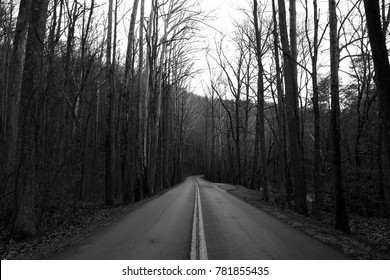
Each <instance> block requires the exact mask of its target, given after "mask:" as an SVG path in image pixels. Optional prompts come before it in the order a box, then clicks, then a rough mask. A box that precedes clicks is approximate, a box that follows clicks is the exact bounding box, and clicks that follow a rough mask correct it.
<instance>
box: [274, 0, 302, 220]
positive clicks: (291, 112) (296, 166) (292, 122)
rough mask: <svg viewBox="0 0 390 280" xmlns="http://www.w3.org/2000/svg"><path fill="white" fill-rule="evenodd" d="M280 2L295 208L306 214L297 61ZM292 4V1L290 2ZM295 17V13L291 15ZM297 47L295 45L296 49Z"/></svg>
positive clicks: (280, 1)
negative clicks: (297, 109)
mask: <svg viewBox="0 0 390 280" xmlns="http://www.w3.org/2000/svg"><path fill="white" fill-rule="evenodd" d="M278 2H279V25H280V37H281V42H282V49H283V59H284V72H285V76H284V79H285V85H284V86H285V93H286V118H287V135H288V145H289V153H290V157H289V166H290V172H291V181H292V186H293V188H294V191H295V209H296V211H297V212H298V213H300V214H306V212H307V206H306V189H305V182H304V178H303V171H302V156H301V152H300V147H299V141H298V135H299V133H298V129H299V126H298V123H297V114H296V110H295V108H296V104H297V100H296V99H297V96H298V88H297V84H296V77H295V78H294V73H296V72H295V70H294V68H295V66H294V64H295V61H294V60H293V58H292V56H291V53H290V47H289V43H288V35H287V23H286V9H285V4H284V1H282V0H278ZM290 4H291V3H290ZM291 16H292V17H294V16H295V15H291ZM294 48H296V47H293V48H292V49H294Z"/></svg>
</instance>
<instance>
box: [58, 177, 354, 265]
mask: <svg viewBox="0 0 390 280" xmlns="http://www.w3.org/2000/svg"><path fill="white" fill-rule="evenodd" d="M52 258H53V259H78V260H81V259H108V260H115V259H123V260H126V259H138V260H146V259H157V260H159V259H168V260H174V259H206V258H208V259H237V260H239V259H252V260H257V259H281V260H293V259H303V260H305V259H348V258H349V257H348V256H347V255H344V254H343V253H341V252H339V251H337V250H335V249H333V248H331V247H329V246H327V245H326V244H324V243H322V242H320V241H318V240H316V239H314V238H313V237H310V236H308V235H306V234H304V233H302V232H300V231H299V230H297V229H295V228H293V227H291V226H289V225H287V224H284V223H282V222H281V221H279V220H277V219H276V218H274V217H272V216H270V215H269V214H267V213H265V212H262V211H261V210H259V209H257V208H255V207H253V206H251V205H249V204H248V203H246V202H244V201H242V200H240V199H238V198H236V197H234V196H232V195H231V194H230V193H228V192H226V191H225V190H222V189H221V188H219V187H218V186H216V185H215V184H213V183H210V182H207V181H205V180H203V179H202V178H200V177H189V178H187V180H186V181H184V182H183V183H182V184H180V185H179V186H178V187H176V188H173V189H172V190H170V191H168V192H167V193H165V194H163V195H162V196H160V197H158V198H156V199H153V200H151V201H150V202H148V203H146V204H144V205H143V206H141V207H140V208H138V209H136V210H134V211H132V212H130V213H129V214H127V215H126V216H124V217H123V218H121V219H119V220H117V221H116V222H114V223H112V224H110V225H108V226H106V227H105V228H103V229H101V230H98V231H97V232H95V233H93V234H92V235H90V236H88V237H86V238H85V239H83V240H81V241H79V242H77V243H75V244H74V245H72V246H69V247H67V248H66V249H64V250H63V251H61V252H59V253H58V254H56V255H53V256H52Z"/></svg>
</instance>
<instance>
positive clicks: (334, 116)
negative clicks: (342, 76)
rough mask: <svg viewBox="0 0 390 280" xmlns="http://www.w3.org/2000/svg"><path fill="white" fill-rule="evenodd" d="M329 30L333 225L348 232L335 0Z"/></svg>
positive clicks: (331, 0)
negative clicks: (342, 166)
mask: <svg viewBox="0 0 390 280" xmlns="http://www.w3.org/2000/svg"><path fill="white" fill-rule="evenodd" d="M329 32H330V75H331V82H330V83H331V85H330V90H331V100H332V104H331V130H332V140H333V141H332V146H333V149H332V150H333V151H332V152H333V153H332V154H333V158H332V163H333V176H332V186H333V189H334V194H335V223H336V225H335V227H336V229H339V230H342V231H344V232H347V233H348V232H350V229H349V224H348V216H347V210H346V206H345V198H344V185H343V173H342V168H341V147H340V141H341V134H340V103H339V102H340V101H339V75H338V71H339V59H340V57H339V41H338V34H337V14H336V1H335V0H329Z"/></svg>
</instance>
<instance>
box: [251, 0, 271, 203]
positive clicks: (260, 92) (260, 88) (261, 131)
mask: <svg viewBox="0 0 390 280" xmlns="http://www.w3.org/2000/svg"><path fill="white" fill-rule="evenodd" d="M257 11H258V8H257V0H253V21H254V27H255V34H256V59H257V67H258V72H257V112H256V130H258V132H257V131H256V135H258V136H259V142H260V143H259V144H260V162H261V181H260V186H261V187H262V188H263V200H265V201H269V194H268V176H267V157H266V154H265V127H264V81H263V64H262V61H261V59H262V53H261V52H262V51H261V34H260V28H259V21H258V12H257ZM255 145H256V144H255ZM255 156H257V155H255ZM256 171H257V170H256Z"/></svg>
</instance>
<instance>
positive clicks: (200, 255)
mask: <svg viewBox="0 0 390 280" xmlns="http://www.w3.org/2000/svg"><path fill="white" fill-rule="evenodd" d="M194 183H195V203H194V218H193V222H192V240H191V256H190V257H191V260H207V247H206V238H205V234H204V226H203V214H202V203H201V201H200V193H199V186H198V183H197V182H196V180H195V179H194Z"/></svg>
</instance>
